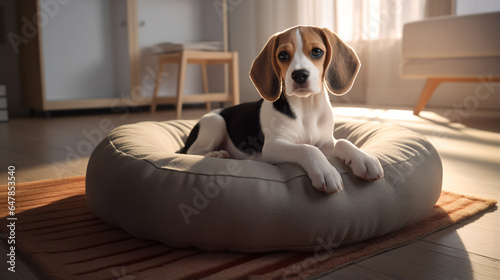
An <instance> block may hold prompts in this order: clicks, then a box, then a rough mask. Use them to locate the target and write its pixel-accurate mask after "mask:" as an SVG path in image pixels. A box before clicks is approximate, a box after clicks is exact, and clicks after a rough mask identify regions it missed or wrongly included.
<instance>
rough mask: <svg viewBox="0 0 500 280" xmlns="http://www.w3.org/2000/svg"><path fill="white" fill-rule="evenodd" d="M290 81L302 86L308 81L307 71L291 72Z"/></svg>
mask: <svg viewBox="0 0 500 280" xmlns="http://www.w3.org/2000/svg"><path fill="white" fill-rule="evenodd" d="M292 79H293V80H294V81H295V82H296V83H297V84H300V85H301V84H303V83H305V82H307V79H309V71H307V70H305V69H301V70H295V71H293V72H292Z"/></svg>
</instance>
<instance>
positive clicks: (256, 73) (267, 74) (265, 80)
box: [250, 35, 281, 102]
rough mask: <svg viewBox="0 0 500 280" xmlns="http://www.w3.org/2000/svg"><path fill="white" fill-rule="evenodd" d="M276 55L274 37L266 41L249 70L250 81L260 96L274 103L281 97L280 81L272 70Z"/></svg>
mask: <svg viewBox="0 0 500 280" xmlns="http://www.w3.org/2000/svg"><path fill="white" fill-rule="evenodd" d="M275 53H276V35H273V36H272V37H271V38H269V41H267V44H266V45H265V46H264V48H263V49H262V50H261V51H260V53H259V55H258V56H257V58H255V60H254V61H253V63H252V67H251V68H250V79H252V82H253V84H254V86H255V88H257V91H258V92H259V94H260V96H262V98H264V99H265V100H267V101H271V102H274V101H276V100H277V99H278V98H279V97H280V95H281V81H280V79H279V77H278V75H277V74H276V71H275V69H274V66H275V64H276V63H275V62H274V61H275V60H276V57H275Z"/></svg>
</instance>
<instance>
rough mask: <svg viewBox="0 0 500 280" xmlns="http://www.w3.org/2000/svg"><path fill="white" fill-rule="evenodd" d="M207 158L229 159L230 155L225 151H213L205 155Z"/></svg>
mask: <svg viewBox="0 0 500 280" xmlns="http://www.w3.org/2000/svg"><path fill="white" fill-rule="evenodd" d="M205 156H206V157H215V158H229V153H228V152H227V151H224V150H220V151H212V152H208V153H206V154H205Z"/></svg>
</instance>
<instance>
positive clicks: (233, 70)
mask: <svg viewBox="0 0 500 280" xmlns="http://www.w3.org/2000/svg"><path fill="white" fill-rule="evenodd" d="M167 63H177V64H179V77H178V81H177V96H176V97H159V96H158V89H159V88H160V83H161V72H162V70H163V67H164V66H165V64H167ZM188 63H193V64H200V65H201V74H202V79H203V88H204V91H205V93H204V94H194V95H183V90H184V83H185V81H186V67H187V64H188ZM210 64H228V65H229V81H230V90H228V89H227V86H226V87H225V88H226V91H229V92H230V93H228V92H222V93H210V94H209V92H208V91H209V89H208V77H207V65H210ZM226 101H228V102H231V103H232V104H233V105H237V104H239V103H240V89H239V79H238V53H237V52H212V51H190V50H183V51H180V52H172V53H165V54H161V55H159V58H158V69H157V72H156V83H155V89H154V93H153V99H152V102H151V112H152V113H154V112H155V111H156V106H157V105H158V104H175V105H176V117H177V118H178V119H180V118H181V113H182V104H183V103H198V102H206V104H207V109H208V110H210V102H226Z"/></svg>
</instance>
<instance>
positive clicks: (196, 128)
mask: <svg viewBox="0 0 500 280" xmlns="http://www.w3.org/2000/svg"><path fill="white" fill-rule="evenodd" d="M199 132H200V123H197V124H196V125H195V126H194V127H193V129H192V130H191V133H189V136H188V138H187V140H186V144H185V145H184V148H182V149H181V150H180V151H179V153H180V154H187V151H188V150H189V148H190V147H191V145H193V143H194V141H196V139H197V138H198V133H199Z"/></svg>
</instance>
